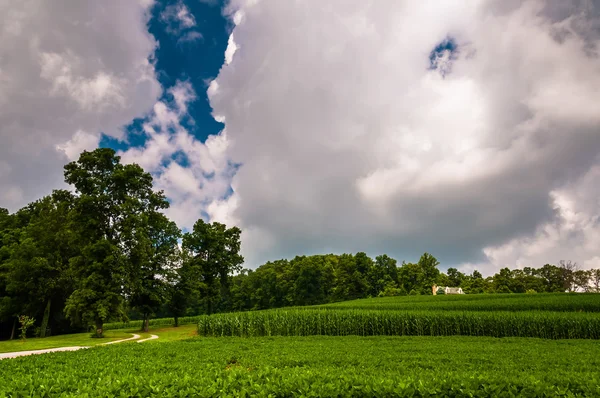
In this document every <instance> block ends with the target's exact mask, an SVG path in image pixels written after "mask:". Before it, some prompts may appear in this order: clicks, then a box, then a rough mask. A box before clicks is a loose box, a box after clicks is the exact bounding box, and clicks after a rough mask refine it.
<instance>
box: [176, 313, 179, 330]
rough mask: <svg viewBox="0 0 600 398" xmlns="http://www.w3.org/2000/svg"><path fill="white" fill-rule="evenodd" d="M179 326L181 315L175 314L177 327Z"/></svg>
mask: <svg viewBox="0 0 600 398" xmlns="http://www.w3.org/2000/svg"><path fill="white" fill-rule="evenodd" d="M178 326H179V317H178V316H177V315H175V327H178Z"/></svg>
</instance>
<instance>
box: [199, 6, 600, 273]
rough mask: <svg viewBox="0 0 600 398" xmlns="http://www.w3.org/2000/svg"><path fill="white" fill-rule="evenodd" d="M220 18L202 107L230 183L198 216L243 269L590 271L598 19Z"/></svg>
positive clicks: (561, 13)
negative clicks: (214, 71) (344, 263)
mask: <svg viewBox="0 0 600 398" xmlns="http://www.w3.org/2000/svg"><path fill="white" fill-rule="evenodd" d="M567 3H568V4H567ZM228 12H230V13H231V15H232V19H233V15H237V16H236V17H235V18H236V19H237V21H236V22H237V25H236V27H235V29H234V31H233V34H232V38H231V40H230V48H228V57H227V61H228V62H227V63H226V65H224V67H223V68H222V70H221V72H220V74H219V76H218V78H217V79H216V81H214V82H213V83H212V84H211V85H210V87H209V90H208V94H209V98H210V101H211V105H212V107H213V109H214V115H215V117H216V118H218V119H219V120H222V121H224V122H225V124H226V129H227V134H226V136H227V140H228V146H227V156H228V158H229V159H230V160H231V161H232V162H236V163H240V164H241V165H242V166H241V167H240V169H239V171H238V172H237V174H236V175H235V177H234V178H233V181H232V187H233V190H234V194H233V195H232V196H231V197H229V198H228V199H225V200H221V201H218V202H215V203H214V204H213V205H212V207H211V209H212V212H213V214H214V216H215V217H218V218H221V219H228V220H233V221H236V222H237V223H238V224H239V225H240V226H241V227H242V228H243V229H244V230H245V232H244V241H243V250H244V254H245V255H246V258H247V259H248V260H249V261H248V264H247V265H249V266H256V265H259V264H260V263H261V262H262V261H264V260H267V259H273V258H277V257H289V256H293V255H296V254H306V253H319V252H325V251H335V252H344V251H345V252H356V251H359V250H364V251H367V252H368V253H370V254H373V255H374V254H378V253H381V252H386V253H388V254H390V255H394V256H396V257H397V258H399V259H406V260H415V259H416V258H418V256H419V255H420V254H421V253H423V252H424V251H429V252H432V253H433V254H434V255H436V256H438V257H439V258H440V259H441V260H442V261H443V262H444V263H445V265H460V264H466V263H469V264H478V265H479V266H483V267H487V269H488V270H493V269H495V267H499V266H514V265H515V262H516V263H517V264H521V263H524V262H529V261H531V262H535V263H534V264H530V265H534V266H540V265H543V263H546V262H556V261H558V260H559V259H560V258H562V257H564V256H563V255H561V254H565V253H567V254H569V255H571V256H573V258H571V259H572V260H574V261H578V262H580V263H585V262H588V264H591V261H597V258H598V255H599V254H600V253H598V249H597V247H599V245H598V243H600V241H599V236H598V223H597V219H594V218H593V217H594V215H595V214H598V211H599V210H600V204H599V203H598V202H597V201H592V202H593V203H587V202H586V203H587V204H586V205H583V204H582V203H584V202H585V200H584V199H583V198H585V197H587V196H588V195H590V194H591V191H590V190H591V189H592V188H591V187H592V186H593V185H594V183H590V182H588V181H592V180H594V181H596V180H595V179H596V177H594V176H596V174H597V172H596V171H594V170H597V167H598V163H599V160H598V158H597V157H596V156H597V154H598V153H599V151H600V134H599V133H598V131H600V130H599V128H600V102H598V101H597V97H598V92H600V61H599V59H600V58H599V55H598V45H599V34H598V32H599V31H598V29H597V28H598V26H599V25H598V7H597V6H596V5H595V4H593V3H590V2H587V1H573V2H561V1H528V2H520V1H505V0H502V1H500V0H487V1H486V0H482V1H478V2H462V1H438V0H429V1H427V0H424V1H419V2H415V1H397V2H381V1H375V0H373V1H365V0H332V1H327V2H322V1H316V0H315V1H305V2H282V1H277V0H262V1H261V0H252V1H250V0H233V1H232V2H231V4H230V7H229V9H228ZM236 12H237V14H235V13H236ZM233 35H235V40H233ZM448 40H452V42H453V43H454V45H455V48H448V46H444V43H445V41H448ZM440 46H441V47H440ZM451 47H452V46H451ZM436 48H438V49H439V50H440V51H438V52H436ZM432 54H433V55H434V57H433V58H432ZM590 173H591V174H590ZM576 192H577V194H576ZM580 206H583V207H580ZM581 209H585V210H581ZM572 214H577V215H578V216H577V217H574V216H572ZM573 217H574V218H573ZM553 234H554V235H553ZM572 235H576V236H577V238H576V239H577V242H579V243H578V244H577V247H580V249H577V250H573V251H568V248H569V247H570V245H571V244H572V243H573V240H572ZM556 236H559V237H558V238H557V237H556ZM573 239H574V238H573ZM549 247H552V248H553V250H547V249H548V248H549ZM559 255H561V256H560V257H557V256H559ZM575 257H577V258H575ZM594 258H596V260H593V259H594ZM467 267H468V266H467ZM484 271H485V270H484Z"/></svg>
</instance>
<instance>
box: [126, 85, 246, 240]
mask: <svg viewBox="0 0 600 398" xmlns="http://www.w3.org/2000/svg"><path fill="white" fill-rule="evenodd" d="M167 97H168V98H166V99H165V100H164V101H159V102H157V103H156V104H155V105H154V111H153V112H152V115H151V116H150V117H149V119H148V120H147V121H146V122H145V124H144V132H143V134H145V136H146V141H145V144H144V146H142V147H137V148H136V147H132V148H129V149H127V150H126V151H123V152H122V153H120V155H121V158H122V161H123V162H124V163H137V164H139V165H140V166H142V167H143V168H144V169H145V170H146V171H149V172H151V173H152V174H153V175H154V177H155V180H154V181H155V182H154V185H155V187H156V188H157V189H161V190H163V191H164V192H165V195H166V196H167V197H168V198H169V200H170V202H171V206H170V208H169V209H168V210H166V214H167V215H168V216H169V217H170V218H171V219H172V220H173V221H175V222H176V223H177V224H178V225H179V227H181V228H187V229H191V227H192V226H193V224H194V222H195V221H196V220H197V219H198V218H200V217H203V216H205V218H211V217H210V215H209V213H207V211H210V212H211V213H212V210H210V209H213V208H214V207H215V206H217V205H218V204H219V203H220V202H221V201H224V200H226V198H227V197H228V195H229V191H230V182H231V178H232V176H233V174H234V172H235V165H233V164H231V163H230V162H229V159H228V158H227V153H226V151H227V148H228V145H229V144H228V141H227V133H226V131H223V132H221V133H220V134H218V135H211V136H209V138H208V139H207V140H206V141H205V142H204V143H202V142H200V141H198V140H197V139H196V138H195V137H194V136H193V135H192V134H190V132H189V131H188V130H186V129H185V128H184V127H183V126H182V124H181V121H182V119H183V118H186V117H189V115H188V113H187V109H188V105H189V104H190V103H191V102H193V101H194V100H196V94H195V92H194V89H193V87H192V85H191V84H190V83H189V82H183V81H180V82H178V83H177V84H176V85H175V86H173V87H172V88H170V89H169V90H168V96H167ZM213 202H214V204H213ZM212 218H213V219H215V220H216V218H214V217H212ZM227 221H230V220H227ZM228 224H229V225H231V224H232V223H230V222H228Z"/></svg>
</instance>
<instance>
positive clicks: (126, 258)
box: [65, 148, 169, 337]
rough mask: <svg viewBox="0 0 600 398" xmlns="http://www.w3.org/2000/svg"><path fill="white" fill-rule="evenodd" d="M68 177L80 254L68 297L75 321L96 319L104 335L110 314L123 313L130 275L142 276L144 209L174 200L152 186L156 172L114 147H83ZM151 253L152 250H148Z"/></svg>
mask: <svg viewBox="0 0 600 398" xmlns="http://www.w3.org/2000/svg"><path fill="white" fill-rule="evenodd" d="M65 181H66V182H67V183H69V184H71V185H73V186H74V187H75V192H76V197H77V199H76V202H75V206H74V216H73V225H74V230H75V231H76V237H77V238H76V240H75V242H74V244H76V245H77V246H78V248H79V251H80V254H79V255H78V256H75V257H73V258H72V259H71V266H72V269H73V271H74V273H75V274H76V276H77V279H78V284H77V286H76V289H75V291H74V292H73V293H72V294H71V296H70V297H69V299H68V300H67V303H66V306H65V313H66V315H67V317H68V318H69V319H71V321H72V322H74V323H77V322H82V323H84V324H89V323H92V324H94V325H95V327H96V335H97V336H99V337H100V336H102V335H103V324H104V322H106V321H107V320H109V319H113V318H114V319H119V318H120V319H124V318H125V317H126V314H125V312H124V308H123V302H124V293H125V292H126V291H127V290H128V289H130V288H131V286H132V285H135V283H132V280H131V277H132V275H135V276H136V277H137V278H139V277H142V272H141V271H140V272H137V273H136V270H135V268H136V267H138V268H139V267H140V266H141V264H142V263H144V261H145V260H140V261H138V262H137V263H136V264H133V263H135V262H136V255H141V254H139V253H140V252H143V251H144V250H139V247H140V246H142V247H143V246H146V247H147V246H148V243H140V240H142V239H146V238H147V237H148V236H149V235H148V234H147V232H139V230H143V229H144V228H147V223H145V222H144V220H143V217H144V215H148V214H152V213H153V212H157V211H159V210H161V209H166V208H167V207H168V206H169V203H168V201H167V200H166V199H165V197H164V195H163V193H162V192H155V191H154V190H153V189H152V176H151V175H150V174H149V173H146V172H145V171H144V170H143V169H142V168H141V167H140V166H138V165H136V164H127V165H123V164H121V162H120V157H119V156H117V155H116V154H115V151H114V150H112V149H109V148H99V149H96V150H95V151H92V152H87V151H84V152H83V153H82V154H81V155H80V157H79V159H78V160H77V161H74V162H71V163H69V164H67V165H66V166H65ZM144 255H145V256H147V255H148V254H147V253H146V254H144Z"/></svg>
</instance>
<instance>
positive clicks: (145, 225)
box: [0, 148, 243, 338]
mask: <svg viewBox="0 0 600 398" xmlns="http://www.w3.org/2000/svg"><path fill="white" fill-rule="evenodd" d="M64 169H65V172H64V176H65V181H66V182H67V183H68V184H70V185H71V186H72V188H73V190H72V191H67V190H55V191H53V192H52V193H51V194H50V195H48V196H46V197H44V198H42V199H40V200H37V201H35V202H33V203H30V204H28V205H27V206H25V207H24V208H22V209H20V210H19V211H17V212H15V213H13V214H10V213H9V212H8V211H7V210H6V209H0V336H1V337H5V338H6V337H9V336H10V337H11V338H12V337H13V336H14V334H15V329H16V327H17V321H18V319H20V318H21V319H23V316H25V317H33V318H34V319H36V320H37V321H36V326H37V329H38V333H37V334H38V335H39V336H41V337H44V336H45V335H46V334H47V331H48V330H51V331H52V333H53V334H56V333H64V332H71V331H77V330H86V329H88V328H89V327H90V325H91V326H93V328H94V334H95V335H96V336H97V337H101V336H102V335H103V324H104V323H105V322H108V321H112V320H122V319H126V318H127V316H128V313H131V312H135V313H137V314H139V315H140V316H141V318H142V319H144V321H145V322H144V329H145V330H147V329H148V319H149V317H150V316H151V315H152V314H154V313H156V312H158V311H159V310H160V309H161V307H162V306H164V305H167V306H168V307H169V308H170V309H171V311H172V313H173V314H174V315H177V314H179V313H182V312H183V311H186V310H187V303H188V298H189V297H192V296H194V294H195V295H196V296H199V297H200V299H199V300H197V301H198V302H201V303H202V304H203V305H204V309H205V310H207V311H209V312H210V311H212V308H213V306H214V304H213V297H216V296H224V293H223V292H222V290H224V289H226V287H227V281H228V280H229V278H230V276H231V275H232V274H233V273H234V272H236V271H238V270H240V269H241V264H242V263H243V258H242V256H241V255H240V254H239V249H240V233H241V231H240V230H239V229H238V228H236V227H232V228H226V226H225V225H223V224H219V223H212V224H209V223H205V222H204V221H203V220H198V221H197V222H196V223H195V225H194V227H193V230H192V231H190V232H187V233H184V234H182V232H181V231H180V230H179V228H178V227H177V225H176V224H175V223H174V222H173V221H171V220H169V219H168V217H166V216H165V215H164V213H163V210H165V209H167V208H168V207H169V202H168V200H167V199H166V198H165V196H164V194H163V193H162V192H157V191H155V190H153V185H152V176H151V175H150V174H149V173H147V172H145V171H144V170H143V169H142V168H141V167H140V166H138V165H136V164H126V165H124V164H121V162H120V158H119V156H117V155H116V154H115V151H113V150H112V149H108V148H101V149H97V150H95V151H93V152H87V151H84V152H83V153H82V154H81V155H80V157H79V159H78V160H77V161H74V162H71V163H69V164H67V165H66V166H65V168H64Z"/></svg>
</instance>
